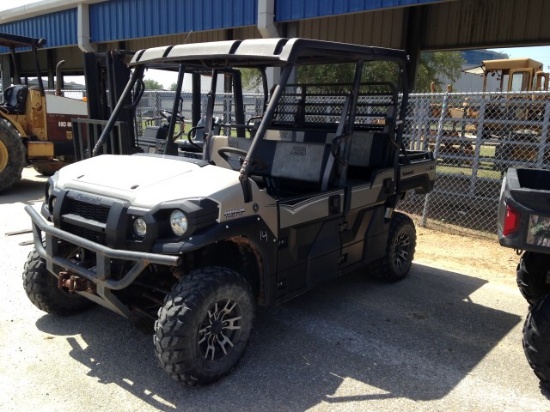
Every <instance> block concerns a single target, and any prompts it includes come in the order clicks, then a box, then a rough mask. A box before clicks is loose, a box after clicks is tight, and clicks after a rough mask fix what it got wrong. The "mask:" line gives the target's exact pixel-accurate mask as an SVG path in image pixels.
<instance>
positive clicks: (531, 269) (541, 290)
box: [516, 252, 550, 305]
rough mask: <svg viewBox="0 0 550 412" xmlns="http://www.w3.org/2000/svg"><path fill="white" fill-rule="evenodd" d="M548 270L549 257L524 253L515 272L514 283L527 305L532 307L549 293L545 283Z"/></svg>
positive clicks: (549, 267)
mask: <svg viewBox="0 0 550 412" xmlns="http://www.w3.org/2000/svg"><path fill="white" fill-rule="evenodd" d="M549 269H550V255H547V254H544V253H535V252H525V253H524V254H523V256H522V257H521V259H520V261H519V264H518V266H517V271H516V282H517V284H518V288H519V291H520V292H521V294H522V295H523V297H524V298H525V300H527V302H528V303H529V305H534V304H535V303H537V302H538V301H539V299H541V298H542V297H543V296H545V295H546V294H547V293H548V292H550V286H549V285H548V284H547V283H546V273H547V272H548V270H549Z"/></svg>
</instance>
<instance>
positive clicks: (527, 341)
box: [523, 294, 550, 386]
mask: <svg viewBox="0 0 550 412" xmlns="http://www.w3.org/2000/svg"><path fill="white" fill-rule="evenodd" d="M523 351H524V352H525V356H526V357H527V361H528V362H529V365H530V366H531V368H533V371H534V372H535V375H537V377H538V378H539V379H540V381H541V383H543V384H544V385H545V386H550V294H549V295H546V297H545V298H543V299H540V300H539V301H538V302H537V304H536V305H534V306H533V307H532V308H531V310H530V311H529V313H528V315H527V319H526V320H525V324H524V325H523Z"/></svg>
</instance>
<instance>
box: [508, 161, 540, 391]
mask: <svg viewBox="0 0 550 412" xmlns="http://www.w3.org/2000/svg"><path fill="white" fill-rule="evenodd" d="M498 236H499V242H500V244H501V245H502V246H505V247H510V248H514V249H516V250H517V251H521V252H523V253H522V254H521V258H520V261H519V264H518V266H517V272H516V275H517V284H518V287H519V290H520V292H521V294H522V295H523V296H524V297H525V299H526V300H527V302H528V303H529V306H530V309H529V314H528V315H527V318H526V320H525V325H524V327H523V349H524V352H525V355H526V357H527V360H528V362H529V365H531V367H532V368H533V370H534V372H535V374H536V375H537V376H538V377H539V379H540V380H541V382H542V383H543V384H545V385H547V386H549V385H550V293H549V292H550V171H549V170H544V169H527V168H509V169H508V171H507V173H506V176H505V178H504V180H503V183H502V190H501V195H500V201H499V209H498Z"/></svg>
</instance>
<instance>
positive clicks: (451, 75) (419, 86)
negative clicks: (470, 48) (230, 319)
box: [414, 51, 464, 92]
mask: <svg viewBox="0 0 550 412" xmlns="http://www.w3.org/2000/svg"><path fill="white" fill-rule="evenodd" d="M463 64H464V59H463V57H462V53H460V52H458V51H455V52H423V53H421V54H420V64H419V65H418V70H417V72H416V83H415V87H414V90H415V91H417V92H429V91H430V84H431V82H434V83H435V87H436V91H442V90H443V89H445V85H444V84H443V83H442V81H441V79H442V78H445V79H447V81H449V82H450V83H451V84H452V83H454V82H456V81H457V80H458V78H459V77H460V75H461V69H462V65H463Z"/></svg>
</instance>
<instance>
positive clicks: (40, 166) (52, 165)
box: [32, 160, 68, 176]
mask: <svg viewBox="0 0 550 412" xmlns="http://www.w3.org/2000/svg"><path fill="white" fill-rule="evenodd" d="M67 164H68V163H66V162H60V161H57V160H51V161H47V162H33V164H32V167H33V168H34V170H36V172H37V173H38V174H41V175H42V176H53V175H54V174H55V172H57V171H58V170H59V169H61V168H62V167H63V166H65V165H67Z"/></svg>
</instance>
